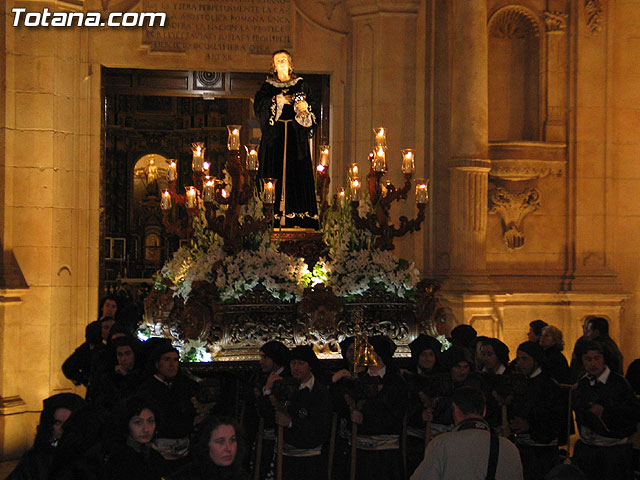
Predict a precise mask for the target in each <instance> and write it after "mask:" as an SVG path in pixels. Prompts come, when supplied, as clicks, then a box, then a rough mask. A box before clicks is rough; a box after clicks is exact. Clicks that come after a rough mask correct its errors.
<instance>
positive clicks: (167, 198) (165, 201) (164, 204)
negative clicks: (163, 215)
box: [160, 190, 171, 210]
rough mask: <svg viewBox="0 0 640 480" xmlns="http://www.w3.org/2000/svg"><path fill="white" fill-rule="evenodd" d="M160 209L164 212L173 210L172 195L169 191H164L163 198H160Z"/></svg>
mask: <svg viewBox="0 0 640 480" xmlns="http://www.w3.org/2000/svg"><path fill="white" fill-rule="evenodd" d="M160 208H161V209H162V210H170V209H171V193H169V190H163V191H162V197H161V198H160Z"/></svg>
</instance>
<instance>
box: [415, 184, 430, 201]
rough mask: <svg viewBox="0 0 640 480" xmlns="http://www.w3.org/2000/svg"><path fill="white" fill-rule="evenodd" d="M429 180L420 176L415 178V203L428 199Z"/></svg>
mask: <svg viewBox="0 0 640 480" xmlns="http://www.w3.org/2000/svg"><path fill="white" fill-rule="evenodd" d="M428 185H429V180H426V179H424V178H421V179H419V180H416V203H418V204H420V203H422V204H424V203H427V202H428V201H429V189H428Z"/></svg>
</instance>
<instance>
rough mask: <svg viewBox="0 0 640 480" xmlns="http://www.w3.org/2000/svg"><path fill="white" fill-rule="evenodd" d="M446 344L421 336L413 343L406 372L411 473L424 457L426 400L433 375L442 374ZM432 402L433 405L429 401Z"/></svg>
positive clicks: (408, 446) (408, 455)
mask: <svg viewBox="0 0 640 480" xmlns="http://www.w3.org/2000/svg"><path fill="white" fill-rule="evenodd" d="M441 348H442V344H441V343H440V342H439V341H438V340H437V339H435V338H434V337H431V336H429V335H425V334H424V333H421V334H420V335H418V336H417V337H416V339H415V340H413V341H412V342H411V343H410V344H409V350H411V364H410V367H409V370H408V371H406V372H403V376H404V379H405V380H406V381H407V386H408V390H409V413H408V425H407V470H408V472H409V473H411V472H413V471H414V470H415V468H416V467H417V466H418V464H419V463H420V461H421V460H422V457H423V455H424V443H425V438H424V436H425V424H426V422H425V417H424V416H423V412H424V410H425V409H426V408H427V406H426V405H425V401H424V400H423V399H424V398H425V397H424V394H426V393H427V392H429V390H430V386H431V384H432V382H433V376H434V374H435V373H436V372H437V371H438V367H439V364H438V362H439V357H440V350H441ZM429 403H431V402H429Z"/></svg>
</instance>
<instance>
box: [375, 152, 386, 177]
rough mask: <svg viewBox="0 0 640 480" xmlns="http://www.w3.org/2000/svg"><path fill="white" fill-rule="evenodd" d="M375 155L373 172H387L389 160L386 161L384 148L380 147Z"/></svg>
mask: <svg viewBox="0 0 640 480" xmlns="http://www.w3.org/2000/svg"><path fill="white" fill-rule="evenodd" d="M374 153H375V155H374V157H373V171H374V172H384V171H386V170H387V160H386V156H387V154H386V152H385V149H384V147H378V148H377V149H376V151H375V152H374Z"/></svg>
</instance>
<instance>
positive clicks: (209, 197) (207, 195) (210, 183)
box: [202, 176, 216, 203]
mask: <svg viewBox="0 0 640 480" xmlns="http://www.w3.org/2000/svg"><path fill="white" fill-rule="evenodd" d="M215 184H216V181H215V179H214V178H211V177H209V176H207V177H205V183H204V188H203V189H202V199H203V200H204V202H205V203H207V202H208V203H213V200H214V198H215V191H214V188H215Z"/></svg>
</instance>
